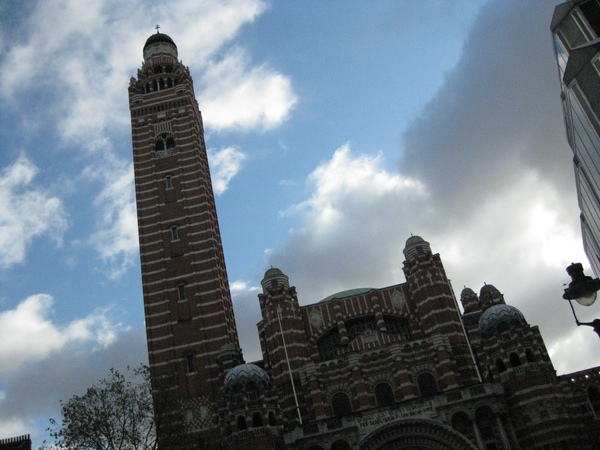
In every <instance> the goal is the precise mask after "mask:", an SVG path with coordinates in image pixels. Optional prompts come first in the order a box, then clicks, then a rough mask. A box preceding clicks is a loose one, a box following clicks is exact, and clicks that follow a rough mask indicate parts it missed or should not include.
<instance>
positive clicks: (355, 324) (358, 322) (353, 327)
mask: <svg viewBox="0 0 600 450" xmlns="http://www.w3.org/2000/svg"><path fill="white" fill-rule="evenodd" d="M368 329H370V330H375V331H376V330H377V322H376V321H375V317H373V316H364V317H358V318H356V319H351V320H349V321H347V322H346V331H347V332H348V339H349V340H350V341H351V340H353V339H354V338H356V337H357V336H358V335H360V334H361V333H362V332H363V331H365V330H368Z"/></svg>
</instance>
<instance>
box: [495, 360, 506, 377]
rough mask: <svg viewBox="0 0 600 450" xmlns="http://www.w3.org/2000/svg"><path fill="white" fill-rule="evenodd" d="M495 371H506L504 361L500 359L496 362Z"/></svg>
mask: <svg viewBox="0 0 600 450" xmlns="http://www.w3.org/2000/svg"><path fill="white" fill-rule="evenodd" d="M496 369H497V370H498V373H502V372H504V371H506V365H505V364H504V361H502V359H500V358H498V359H497V360H496Z"/></svg>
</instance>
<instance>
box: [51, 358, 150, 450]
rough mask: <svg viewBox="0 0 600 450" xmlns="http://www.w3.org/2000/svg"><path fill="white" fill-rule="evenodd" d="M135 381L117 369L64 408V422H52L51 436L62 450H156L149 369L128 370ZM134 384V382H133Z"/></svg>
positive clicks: (63, 406) (145, 367)
mask: <svg viewBox="0 0 600 450" xmlns="http://www.w3.org/2000/svg"><path fill="white" fill-rule="evenodd" d="M127 370H128V372H130V375H133V377H131V376H129V377H125V376H124V375H122V374H121V373H119V372H118V371H117V370H115V369H111V370H110V375H109V376H108V377H107V378H105V379H103V380H100V381H99V382H98V383H97V384H95V385H93V386H92V387H90V388H88V389H87V391H86V393H85V394H84V395H82V396H77V395H75V396H73V397H71V398H70V399H69V401H67V402H66V403H64V402H63V401H61V402H60V404H61V415H62V422H61V423H60V424H59V423H58V422H57V421H56V420H54V419H50V423H51V424H52V425H53V428H50V429H49V431H50V435H51V436H52V437H53V438H54V439H55V440H56V445H57V446H58V447H59V448H66V449H77V450H151V449H156V448H157V444H156V429H155V425H154V411H153V408H152V395H151V390H150V372H149V370H148V367H147V366H144V365H140V366H139V367H138V368H136V369H133V370H131V369H129V368H127ZM132 378H133V379H134V381H131V379H132Z"/></svg>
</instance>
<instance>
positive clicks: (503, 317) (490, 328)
mask: <svg viewBox="0 0 600 450" xmlns="http://www.w3.org/2000/svg"><path fill="white" fill-rule="evenodd" d="M488 286H489V285H488ZM526 325H527V321H526V320H525V317H524V316H523V314H522V313H521V311H519V310H518V309H517V308H515V307H514V306H510V305H505V304H501V305H494V306H491V307H490V308H488V309H486V310H485V312H484V313H483V314H482V315H481V317H480V318H479V330H480V331H481V337H483V338H485V339H487V338H490V337H492V336H495V335H496V334H497V333H501V332H503V331H506V330H514V329H516V328H523V327H524V326H526Z"/></svg>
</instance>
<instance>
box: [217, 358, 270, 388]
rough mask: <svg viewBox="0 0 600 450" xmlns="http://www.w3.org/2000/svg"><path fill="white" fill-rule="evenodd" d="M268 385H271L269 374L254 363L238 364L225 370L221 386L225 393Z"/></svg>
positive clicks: (267, 386)
mask: <svg viewBox="0 0 600 450" xmlns="http://www.w3.org/2000/svg"><path fill="white" fill-rule="evenodd" d="M269 387H271V378H270V377H269V374H268V373H267V372H265V371H264V370H263V369H261V368H260V367H258V366H257V365H254V364H240V365H239V366H235V367H234V368H233V369H231V370H230V371H229V372H227V375H225V381H224V383H223V388H224V389H225V393H227V394H234V393H238V392H244V391H257V390H258V391H260V390H263V389H268V388H269Z"/></svg>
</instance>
